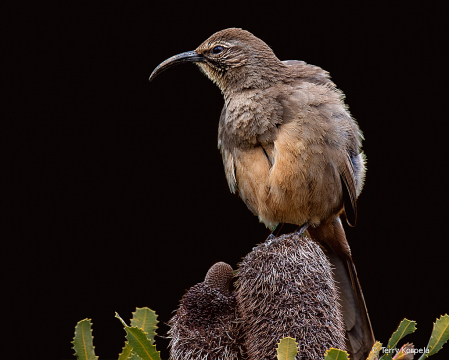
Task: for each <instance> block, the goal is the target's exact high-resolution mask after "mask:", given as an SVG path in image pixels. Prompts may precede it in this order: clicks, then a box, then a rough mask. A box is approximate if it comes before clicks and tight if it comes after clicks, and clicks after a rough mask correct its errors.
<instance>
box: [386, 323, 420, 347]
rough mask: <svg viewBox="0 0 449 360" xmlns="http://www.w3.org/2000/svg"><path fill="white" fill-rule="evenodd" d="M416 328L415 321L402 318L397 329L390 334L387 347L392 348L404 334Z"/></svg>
mask: <svg viewBox="0 0 449 360" xmlns="http://www.w3.org/2000/svg"><path fill="white" fill-rule="evenodd" d="M415 330H416V321H411V320H407V319H404V320H402V321H401V323H400V324H399V327H398V329H397V330H396V331H395V332H394V333H393V335H391V338H390V340H388V349H393V348H395V347H396V345H397V344H398V342H399V340H401V339H402V338H403V337H404V336H405V335H408V334H411V333H412V332H414V331H415Z"/></svg>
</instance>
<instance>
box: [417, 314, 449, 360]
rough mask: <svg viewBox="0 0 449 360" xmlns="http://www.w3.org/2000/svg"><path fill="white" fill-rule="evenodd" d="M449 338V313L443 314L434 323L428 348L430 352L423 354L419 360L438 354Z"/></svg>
mask: <svg viewBox="0 0 449 360" xmlns="http://www.w3.org/2000/svg"><path fill="white" fill-rule="evenodd" d="M448 339H449V316H448V315H447V314H445V315H441V316H440V318H439V319H437V320H436V321H435V322H434V323H433V330H432V335H431V336H430V340H429V344H428V345H427V349H429V352H428V353H425V354H423V355H422V356H421V357H420V358H419V360H424V359H425V358H428V357H429V356H431V355H434V354H436V353H437V352H438V351H440V350H441V348H442V347H443V345H444V344H445V343H446V342H447V340H448Z"/></svg>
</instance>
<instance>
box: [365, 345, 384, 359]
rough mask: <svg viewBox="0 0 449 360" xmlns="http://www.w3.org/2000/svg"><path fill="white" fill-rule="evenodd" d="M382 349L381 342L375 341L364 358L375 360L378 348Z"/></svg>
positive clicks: (378, 351)
mask: <svg viewBox="0 0 449 360" xmlns="http://www.w3.org/2000/svg"><path fill="white" fill-rule="evenodd" d="M381 349H382V343H381V342H380V341H376V342H375V343H374V345H373V347H372V348H371V351H370V353H369V355H368V357H367V358H366V360H375V359H377V358H378V357H379V353H380V350H381Z"/></svg>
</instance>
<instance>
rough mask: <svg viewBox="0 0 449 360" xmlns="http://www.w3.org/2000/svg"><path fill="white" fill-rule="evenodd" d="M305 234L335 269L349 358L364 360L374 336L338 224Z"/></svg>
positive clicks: (336, 222)
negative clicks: (319, 248)
mask: <svg viewBox="0 0 449 360" xmlns="http://www.w3.org/2000/svg"><path fill="white" fill-rule="evenodd" d="M325 227H328V228H327V229H326V228H325ZM329 227H332V229H330V228H329ZM320 228H321V229H320ZM308 231H309V233H310V235H311V237H312V238H313V239H314V240H315V241H318V242H319V243H320V245H321V246H322V247H323V248H324V250H325V252H326V255H327V256H328V258H329V260H330V262H331V263H332V265H333V267H334V276H335V280H336V281H337V284H338V288H339V291H340V294H339V295H340V304H341V306H342V312H343V319H344V322H345V326H346V336H347V339H346V345H347V350H348V352H349V353H350V358H351V360H365V359H366V358H367V357H368V355H369V352H370V350H371V348H372V346H373V345H374V335H373V330H372V328H371V322H370V320H369V316H368V311H367V308H366V304H365V299H364V297H363V293H362V289H361V287H360V282H359V279H358V277H357V271H356V269H355V266H354V263H353V261H352V257H351V254H350V251H349V246H348V245H347V241H346V236H345V235H344V231H343V227H342V225H341V222H340V221H339V219H337V221H333V222H331V223H327V224H322V225H321V226H319V227H318V228H315V229H312V228H309V230H308ZM343 241H344V243H343ZM343 249H344V251H343Z"/></svg>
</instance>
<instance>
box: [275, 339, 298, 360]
mask: <svg viewBox="0 0 449 360" xmlns="http://www.w3.org/2000/svg"><path fill="white" fill-rule="evenodd" d="M276 350H277V359H278V360H294V358H295V356H296V354H297V353H298V343H297V342H296V341H295V339H293V338H291V337H286V338H283V339H281V341H279V343H278V347H277V349H276Z"/></svg>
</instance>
